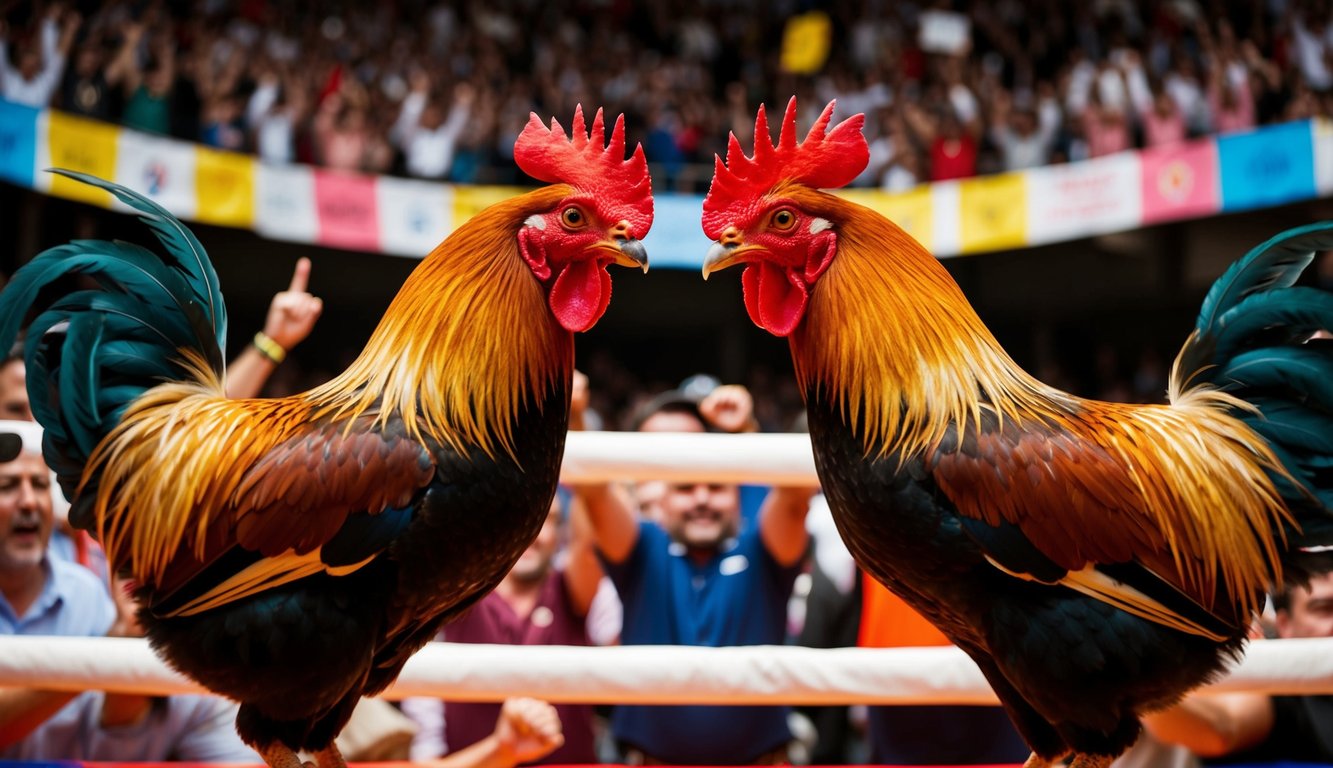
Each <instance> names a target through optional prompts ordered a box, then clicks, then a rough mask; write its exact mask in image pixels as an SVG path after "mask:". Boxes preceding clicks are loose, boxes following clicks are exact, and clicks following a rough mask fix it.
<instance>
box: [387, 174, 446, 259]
mask: <svg viewBox="0 0 1333 768" xmlns="http://www.w3.org/2000/svg"><path fill="white" fill-rule="evenodd" d="M375 196H376V198H377V204H378V206H379V225H380V249H381V250H383V251H384V252H385V253H391V254H393V255H395V256H408V257H410V258H414V259H420V258H422V257H424V256H425V255H426V254H428V253H430V252H431V251H432V250H433V249H434V248H435V246H437V245H439V244H440V241H441V240H443V239H444V238H445V236H446V235H448V234H449V233H450V232H452V231H453V229H454V226H455V224H454V221H453V218H454V216H453V209H454V194H453V187H450V186H448V185H445V184H436V183H433V182H427V181H412V180H409V179H399V178H395V177H392V176H381V177H379V178H378V179H377V180H376V182H375Z"/></svg>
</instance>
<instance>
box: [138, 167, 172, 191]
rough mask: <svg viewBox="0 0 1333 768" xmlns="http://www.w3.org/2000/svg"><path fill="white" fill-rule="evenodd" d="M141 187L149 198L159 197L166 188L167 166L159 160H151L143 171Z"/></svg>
mask: <svg viewBox="0 0 1333 768" xmlns="http://www.w3.org/2000/svg"><path fill="white" fill-rule="evenodd" d="M143 186H144V190H145V191H146V192H147V193H148V196H149V197H161V196H162V191H163V190H164V189H166V188H167V166H166V164H165V163H163V162H162V161H161V160H152V161H150V162H149V163H148V164H147V165H145V166H144V169H143Z"/></svg>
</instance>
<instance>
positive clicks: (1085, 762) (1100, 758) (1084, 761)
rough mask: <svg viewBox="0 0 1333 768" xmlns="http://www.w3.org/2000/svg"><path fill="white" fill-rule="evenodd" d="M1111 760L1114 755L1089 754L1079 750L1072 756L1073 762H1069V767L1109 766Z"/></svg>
mask: <svg viewBox="0 0 1333 768" xmlns="http://www.w3.org/2000/svg"><path fill="white" fill-rule="evenodd" d="M1113 762H1115V757H1113V756H1111V755H1089V754H1087V753H1083V752H1080V753H1079V754H1077V755H1075V756H1074V762H1072V763H1070V764H1069V768H1110V766H1111V763H1113Z"/></svg>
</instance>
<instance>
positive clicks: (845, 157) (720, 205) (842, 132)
mask: <svg viewBox="0 0 1333 768" xmlns="http://www.w3.org/2000/svg"><path fill="white" fill-rule="evenodd" d="M835 103H836V102H833V101H830V102H829V103H828V105H827V106H826V107H824V111H823V112H821V113H820V114H819V119H818V120H816V121H815V124H814V125H812V126H810V132H809V133H807V134H806V135H805V140H804V141H802V142H801V143H800V144H797V143H796V97H795V96H793V97H792V98H791V101H788V102H787V114H786V115H785V116H784V117H783V118H782V133H781V134H780V135H779V136H778V143H777V146H770V145H769V143H768V142H769V132H768V113H767V111H766V110H765V109H764V107H763V105H760V107H759V114H758V115H757V116H756V117H755V121H754V157H746V156H745V151H744V150H743V149H741V144H740V142H739V141H737V140H736V134H734V133H733V134H731V135H730V137H729V139H728V142H727V162H726V163H725V164H724V163H723V162H722V158H721V157H717V158H715V162H714V171H713V183H712V185H711V186H710V187H709V189H708V196H707V197H706V198H704V216H703V225H704V232H705V233H707V234H708V236H709V237H716V236H717V234H718V232H720V230H721V229H722V228H723V227H725V226H727V225H728V224H730V223H731V222H728V221H722V220H721V219H722V218H725V217H726V216H727V214H728V211H729V210H730V209H731V208H732V207H733V206H735V205H736V204H737V203H740V204H742V205H748V204H749V203H750V202H752V201H753V200H754V198H756V197H758V196H760V195H762V194H764V193H765V192H767V191H768V190H770V189H772V188H773V186H774V185H775V184H777V183H778V182H780V181H795V182H799V183H801V184H805V185H807V186H811V187H816V188H836V187H841V186H845V185H846V184H847V183H848V182H850V181H851V180H852V179H854V178H856V176H857V174H859V173H861V171H863V170H865V167H866V165H867V164H869V162H870V147H869V146H868V145H867V144H866V137H865V136H864V135H862V133H861V126H862V125H863V124H864V123H865V115H860V114H858V115H853V116H851V117H849V118H847V119H846V120H843V121H842V122H841V123H838V124H837V125H836V126H835V127H834V128H833V130H831V131H827V132H825V129H826V128H827V127H828V124H829V120H830V119H831V118H832V117H833V105H834V104H835Z"/></svg>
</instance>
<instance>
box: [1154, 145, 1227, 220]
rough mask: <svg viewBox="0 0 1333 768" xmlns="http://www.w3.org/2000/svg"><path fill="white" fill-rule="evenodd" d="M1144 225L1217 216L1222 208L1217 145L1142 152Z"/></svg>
mask: <svg viewBox="0 0 1333 768" xmlns="http://www.w3.org/2000/svg"><path fill="white" fill-rule="evenodd" d="M1140 161H1141V162H1142V163H1143V223H1145V224H1151V223H1154V222H1158V221H1171V220H1174V219H1186V218H1191V217H1196V216H1206V215H1210V214H1214V213H1217V212H1218V211H1219V210H1221V208H1222V199H1221V192H1220V190H1219V183H1218V172H1217V144H1216V142H1214V141H1212V140H1211V139H1209V140H1204V141H1194V142H1188V143H1185V144H1176V145H1173V146H1169V147H1157V148H1155V149H1147V150H1144V151H1143V153H1142V154H1141V155H1140Z"/></svg>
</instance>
